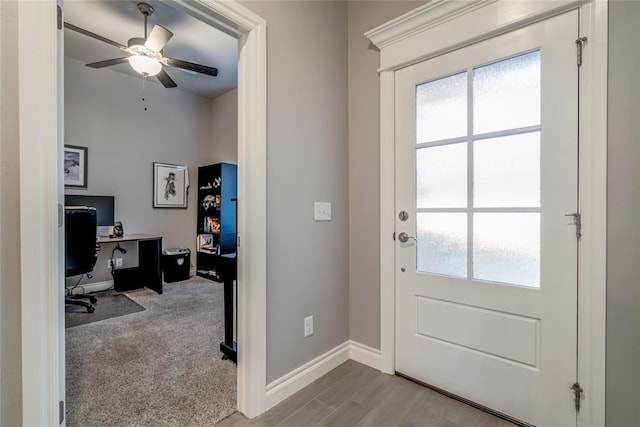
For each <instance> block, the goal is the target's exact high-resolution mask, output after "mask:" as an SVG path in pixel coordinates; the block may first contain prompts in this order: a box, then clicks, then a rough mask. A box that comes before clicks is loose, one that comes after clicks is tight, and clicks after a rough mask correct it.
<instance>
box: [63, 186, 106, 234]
mask: <svg viewBox="0 0 640 427" xmlns="http://www.w3.org/2000/svg"><path fill="white" fill-rule="evenodd" d="M64 204H65V206H89V207H94V208H96V232H97V234H98V236H109V235H111V234H113V222H114V210H115V209H114V197H113V196H87V195H81V194H67V195H66V196H64Z"/></svg>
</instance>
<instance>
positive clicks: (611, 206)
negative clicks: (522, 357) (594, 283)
mask: <svg viewBox="0 0 640 427" xmlns="http://www.w3.org/2000/svg"><path fill="white" fill-rule="evenodd" d="M638 22H640V3H639V2H630V1H613V2H611V3H610V4H609V100H608V110H609V111H608V120H609V129H608V152H607V161H608V167H607V170H608V175H609V176H608V188H607V194H608V202H607V221H608V224H607V354H606V360H607V362H606V363H607V366H606V423H607V426H608V427H627V426H638V425H640V394H639V393H638V384H640V281H639V279H638V278H639V277H640V265H639V264H638V254H640V221H639V220H638V213H639V212H640V121H639V120H638V118H640V82H639V80H638V78H639V76H640V50H639V49H638V46H639V45H640V33H639V32H638Z"/></svg>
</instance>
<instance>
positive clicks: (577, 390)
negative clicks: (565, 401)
mask: <svg viewBox="0 0 640 427" xmlns="http://www.w3.org/2000/svg"><path fill="white" fill-rule="evenodd" d="M569 390H573V401H574V403H575V405H576V412H579V411H580V401H581V400H582V393H584V390H583V389H582V387H580V383H578V382H576V383H574V384H573V385H572V386H571V387H569Z"/></svg>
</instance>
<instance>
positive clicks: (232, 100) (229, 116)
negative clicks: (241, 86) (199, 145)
mask: <svg viewBox="0 0 640 427" xmlns="http://www.w3.org/2000/svg"><path fill="white" fill-rule="evenodd" d="M211 140H212V141H213V146H214V147H215V148H214V149H213V154H212V155H213V163H219V162H227V163H238V89H233V90H230V91H229V92H227V93H224V94H222V95H220V96H218V97H217V98H214V99H212V100H211Z"/></svg>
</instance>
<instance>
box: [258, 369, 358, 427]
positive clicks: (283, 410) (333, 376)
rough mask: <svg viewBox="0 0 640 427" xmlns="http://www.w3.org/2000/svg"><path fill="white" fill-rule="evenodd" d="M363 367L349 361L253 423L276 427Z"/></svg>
mask: <svg viewBox="0 0 640 427" xmlns="http://www.w3.org/2000/svg"><path fill="white" fill-rule="evenodd" d="M362 366H363V365H362V364H360V363H358V362H354V361H353V360H347V361H346V362H344V363H343V364H341V365H340V366H338V367H337V368H335V369H333V370H332V371H330V372H328V373H327V374H326V375H324V376H322V377H320V378H318V379H317V380H315V381H314V382H312V383H311V384H309V385H308V386H307V387H305V388H303V389H302V390H300V391H299V392H297V393H295V394H293V395H292V396H290V397H289V398H287V399H285V400H284V401H282V402H280V403H279V404H278V405H276V406H274V407H273V408H271V409H270V410H269V411H267V412H265V413H264V414H262V415H260V416H259V417H256V418H254V419H253V420H252V421H253V422H254V423H255V424H256V425H258V426H260V427H275V426H276V425H278V424H279V423H281V422H282V421H284V420H285V419H286V418H288V417H289V416H290V415H291V414H293V413H294V412H296V411H298V410H299V409H300V408H302V407H303V406H304V405H306V404H307V403H309V402H310V401H311V400H313V399H315V398H316V397H317V396H318V395H320V394H322V393H323V392H324V391H325V390H327V389H328V388H329V387H331V386H333V385H334V384H335V382H336V381H339V380H340V379H341V378H343V377H344V376H347V375H349V373H350V372H351V371H353V370H354V369H361V367H362Z"/></svg>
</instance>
